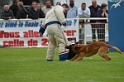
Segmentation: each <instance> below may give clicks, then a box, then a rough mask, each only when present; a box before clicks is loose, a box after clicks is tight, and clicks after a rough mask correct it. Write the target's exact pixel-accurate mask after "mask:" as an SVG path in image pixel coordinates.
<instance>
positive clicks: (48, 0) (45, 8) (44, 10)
mask: <svg viewBox="0 0 124 82" xmlns="http://www.w3.org/2000/svg"><path fill="white" fill-rule="evenodd" d="M52 8H53V6H52V5H51V1H50V0H46V6H45V7H43V9H42V11H43V13H44V14H45V15H46V13H47V12H48V11H49V10H51V9H52Z"/></svg>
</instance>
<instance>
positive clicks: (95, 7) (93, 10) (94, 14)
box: [89, 0, 100, 41]
mask: <svg viewBox="0 0 124 82" xmlns="http://www.w3.org/2000/svg"><path fill="white" fill-rule="evenodd" d="M89 8H90V12H91V15H90V17H94V18H96V17H97V11H98V9H99V8H100V6H99V5H97V1H96V0H92V5H91V6H89ZM96 21H97V20H90V22H91V23H95V22H96ZM91 28H92V40H93V41H96V34H95V33H96V30H97V25H96V24H91Z"/></svg>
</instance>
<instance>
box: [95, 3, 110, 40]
mask: <svg viewBox="0 0 124 82" xmlns="http://www.w3.org/2000/svg"><path fill="white" fill-rule="evenodd" d="M97 17H102V18H107V17H108V11H107V4H105V3H102V4H101V8H99V9H98V11H97ZM97 22H100V23H106V22H107V20H98V21H97ZM97 26H98V27H97V29H98V30H97V31H98V32H97V33H98V40H99V41H103V42H105V24H98V25H97Z"/></svg>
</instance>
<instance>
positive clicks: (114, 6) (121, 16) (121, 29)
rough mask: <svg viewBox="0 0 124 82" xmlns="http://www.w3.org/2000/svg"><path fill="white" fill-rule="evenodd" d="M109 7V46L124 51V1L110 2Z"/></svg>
mask: <svg viewBox="0 0 124 82" xmlns="http://www.w3.org/2000/svg"><path fill="white" fill-rule="evenodd" d="M108 6H109V44H111V45H115V46H117V47H119V48H120V49H121V50H122V51H124V0H108ZM111 51H113V50H111Z"/></svg>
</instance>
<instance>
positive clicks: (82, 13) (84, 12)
mask: <svg viewBox="0 0 124 82" xmlns="http://www.w3.org/2000/svg"><path fill="white" fill-rule="evenodd" d="M78 16H79V17H80V16H81V17H90V9H89V8H88V7H86V3H82V5H81V8H79V9H78Z"/></svg>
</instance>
